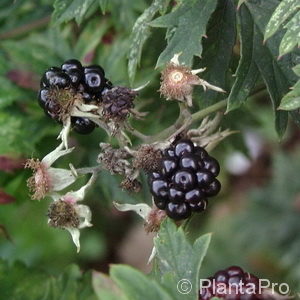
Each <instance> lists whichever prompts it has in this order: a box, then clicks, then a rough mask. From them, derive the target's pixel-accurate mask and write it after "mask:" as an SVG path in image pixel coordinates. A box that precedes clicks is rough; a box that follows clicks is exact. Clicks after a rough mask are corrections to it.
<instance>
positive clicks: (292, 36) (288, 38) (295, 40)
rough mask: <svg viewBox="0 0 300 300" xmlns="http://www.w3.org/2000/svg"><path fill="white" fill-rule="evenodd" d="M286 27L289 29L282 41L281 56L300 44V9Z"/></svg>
mask: <svg viewBox="0 0 300 300" xmlns="http://www.w3.org/2000/svg"><path fill="white" fill-rule="evenodd" d="M284 27H285V28H287V31H286V33H285V35H284V36H283V39H282V41H281V43H280V47H279V55H280V56H282V55H284V54H287V53H289V52H291V51H292V50H293V49H294V47H295V46H297V45H298V47H299V46H300V11H298V13H297V14H296V15H295V16H294V17H293V18H292V19H291V20H290V21H289V22H288V23H287V24H286V25H285V26H284Z"/></svg>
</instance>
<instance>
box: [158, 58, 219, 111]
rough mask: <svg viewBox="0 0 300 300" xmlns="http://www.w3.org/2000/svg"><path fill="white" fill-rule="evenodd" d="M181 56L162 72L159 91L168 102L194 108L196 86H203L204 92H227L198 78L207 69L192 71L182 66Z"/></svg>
mask: <svg viewBox="0 0 300 300" xmlns="http://www.w3.org/2000/svg"><path fill="white" fill-rule="evenodd" d="M179 55H180V54H175V55H174V57H173V58H172V59H171V61H170V63H168V64H167V66H166V68H165V69H164V70H163V71H162V72H161V84H160V89H159V91H160V93H161V95H163V96H164V97H165V98H166V99H167V100H171V99H175V100H178V101H182V102H186V103H187V105H188V106H192V105H193V103H192V93H193V89H194V86H195V85H201V86H202V87H203V89H204V90H206V89H207V88H209V89H212V90H215V91H217V92H225V91H224V90H223V89H221V88H219V87H217V86H214V85H211V84H209V83H208V82H206V81H205V80H203V79H201V78H199V77H198V76H196V74H198V73H200V72H203V71H204V70H205V69H198V70H191V69H190V68H189V67H187V66H184V65H180V63H179V60H178V57H179Z"/></svg>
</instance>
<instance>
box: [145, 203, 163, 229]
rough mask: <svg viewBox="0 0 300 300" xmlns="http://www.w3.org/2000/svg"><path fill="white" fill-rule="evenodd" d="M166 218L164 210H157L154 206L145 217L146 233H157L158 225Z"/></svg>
mask: <svg viewBox="0 0 300 300" xmlns="http://www.w3.org/2000/svg"><path fill="white" fill-rule="evenodd" d="M166 216H167V214H166V212H165V211H164V210H161V209H158V208H157V207H155V206H154V207H153V208H152V210H151V211H150V213H149V215H148V216H147V220H146V222H145V230H146V232H148V233H149V232H158V230H159V228H160V224H161V223H162V221H163V220H164V219H165V218H166Z"/></svg>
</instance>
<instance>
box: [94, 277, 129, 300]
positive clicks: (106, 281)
mask: <svg viewBox="0 0 300 300" xmlns="http://www.w3.org/2000/svg"><path fill="white" fill-rule="evenodd" d="M92 285H93V289H94V291H95V293H96V295H97V297H98V299H99V300H122V299H125V298H124V295H123V294H122V293H121V291H120V289H119V288H118V287H117V286H116V284H115V283H114V282H113V280H112V279H111V278H110V277H109V276H108V275H106V274H103V273H100V272H96V271H94V272H93V275H92Z"/></svg>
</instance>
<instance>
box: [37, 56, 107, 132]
mask: <svg viewBox="0 0 300 300" xmlns="http://www.w3.org/2000/svg"><path fill="white" fill-rule="evenodd" d="M40 86H41V89H40V91H39V95H38V102H39V104H40V106H41V107H42V108H43V109H44V111H45V114H46V115H47V116H49V117H50V118H52V119H54V120H56V121H57V122H60V123H61V121H62V116H63V114H64V113H65V111H66V110H67V109H68V107H70V106H71V105H72V103H71V102H72V101H73V100H74V97H75V96H76V97H78V98H79V99H82V101H83V102H84V103H86V104H88V103H91V102H96V103H97V102H102V95H103V93H104V92H106V91H107V90H109V89H111V88H112V87H113V85H112V83H111V82H110V81H109V80H108V79H107V78H105V72H104V70H103V68H102V67H100V66H98V65H92V66H87V67H83V66H82V65H81V63H80V62H79V61H78V60H76V59H69V60H67V61H65V62H64V63H63V64H62V65H61V67H60V68H58V67H51V68H49V69H48V70H47V71H46V72H45V73H44V74H43V76H42V79H41V83H40ZM71 122H72V127H73V129H74V130H75V131H76V132H78V133H81V134H87V133H90V132H92V131H93V130H94V128H95V124H94V123H93V122H92V121H90V120H88V119H86V118H72V119H71Z"/></svg>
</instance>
